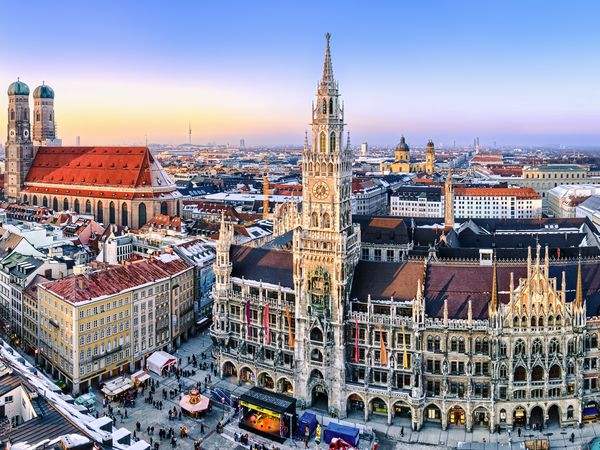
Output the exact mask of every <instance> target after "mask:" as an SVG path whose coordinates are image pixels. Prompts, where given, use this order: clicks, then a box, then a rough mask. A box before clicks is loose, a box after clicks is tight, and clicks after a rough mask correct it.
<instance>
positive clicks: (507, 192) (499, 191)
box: [454, 187, 540, 199]
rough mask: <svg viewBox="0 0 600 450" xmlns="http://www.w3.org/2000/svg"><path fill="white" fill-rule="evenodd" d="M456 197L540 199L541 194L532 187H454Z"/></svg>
mask: <svg viewBox="0 0 600 450" xmlns="http://www.w3.org/2000/svg"><path fill="white" fill-rule="evenodd" d="M454 195H455V196H456V197H475V196H476V197H518V198H532V199H539V198H540V194H538V193H537V192H535V191H534V190H533V189H532V188H465V187H456V188H454Z"/></svg>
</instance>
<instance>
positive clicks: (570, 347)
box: [567, 339, 575, 355]
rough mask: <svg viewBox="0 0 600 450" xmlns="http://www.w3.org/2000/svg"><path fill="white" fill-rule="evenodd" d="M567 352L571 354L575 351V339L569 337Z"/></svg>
mask: <svg viewBox="0 0 600 450" xmlns="http://www.w3.org/2000/svg"><path fill="white" fill-rule="evenodd" d="M567 353H568V354H569V355H572V354H573V353H575V339H569V342H568V344H567Z"/></svg>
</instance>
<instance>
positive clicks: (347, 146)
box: [346, 130, 350, 150]
mask: <svg viewBox="0 0 600 450" xmlns="http://www.w3.org/2000/svg"><path fill="white" fill-rule="evenodd" d="M346 148H347V149H348V150H350V131H349V130H348V140H347V141H346Z"/></svg>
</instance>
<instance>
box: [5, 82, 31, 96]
mask: <svg viewBox="0 0 600 450" xmlns="http://www.w3.org/2000/svg"><path fill="white" fill-rule="evenodd" d="M8 95H29V86H27V85H26V84H25V83H23V82H22V81H19V80H17V81H15V82H14V83H12V84H11V85H10V86H9V87H8Z"/></svg>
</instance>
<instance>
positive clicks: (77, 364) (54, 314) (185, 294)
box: [37, 254, 194, 394]
mask: <svg viewBox="0 0 600 450" xmlns="http://www.w3.org/2000/svg"><path fill="white" fill-rule="evenodd" d="M193 292H194V270H193V266H190V265H188V264H187V263H186V262H185V261H183V260H182V259H181V258H179V257H177V256H175V255H171V254H165V255H161V256H160V257H158V258H152V259H148V260H141V261H138V262H135V263H130V264H127V265H122V266H116V267H109V268H106V269H103V270H98V271H95V272H92V273H89V274H81V275H73V276H69V277H66V278H64V279H62V280H56V281H52V282H49V283H44V284H40V285H39V286H38V289H37V293H38V314H39V325H38V348H39V352H40V357H41V363H42V364H43V365H44V366H45V367H46V368H47V369H48V370H50V371H52V374H53V376H54V377H55V378H58V379H61V380H63V381H64V382H65V383H66V384H67V385H68V386H69V388H70V389H71V390H72V392H73V393H74V394H79V393H81V392H85V391H87V390H88V389H89V387H90V386H91V385H98V384H99V383H100V382H101V380H105V379H108V378H110V377H113V376H116V375H119V374H121V373H125V372H128V371H130V370H131V369H133V368H134V367H139V366H141V364H142V362H143V358H144V357H145V356H146V355H147V354H149V353H150V352H152V351H154V350H155V349H165V350H171V349H172V347H173V346H177V345H179V344H180V340H181V339H182V338H184V339H185V338H187V333H188V331H189V329H190V328H191V326H192V324H193V301H194V295H193Z"/></svg>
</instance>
